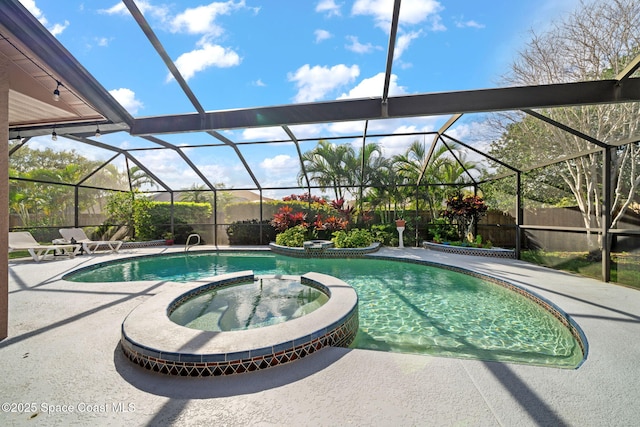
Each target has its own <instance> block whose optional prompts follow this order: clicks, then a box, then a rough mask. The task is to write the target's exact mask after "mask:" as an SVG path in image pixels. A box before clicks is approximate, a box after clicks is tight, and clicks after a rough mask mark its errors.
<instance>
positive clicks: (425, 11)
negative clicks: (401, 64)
mask: <svg viewBox="0 0 640 427" xmlns="http://www.w3.org/2000/svg"><path fill="white" fill-rule="evenodd" d="M443 9H444V8H443V7H442V5H441V4H440V3H439V2H437V1H435V0H404V1H403V2H402V5H401V6H400V24H401V25H416V24H421V23H423V22H425V21H427V20H429V19H431V20H439V16H438V15H437V13H438V12H440V11H441V10H443ZM392 12H393V0H356V2H355V3H354V4H353V8H352V9H351V13H353V14H354V15H370V16H372V17H373V19H374V21H375V22H376V26H378V27H380V28H382V29H383V30H384V31H389V26H390V25H391V14H392Z"/></svg>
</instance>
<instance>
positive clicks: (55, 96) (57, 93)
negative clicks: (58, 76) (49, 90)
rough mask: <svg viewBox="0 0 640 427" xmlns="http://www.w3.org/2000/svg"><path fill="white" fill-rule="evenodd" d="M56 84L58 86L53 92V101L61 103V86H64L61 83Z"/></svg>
mask: <svg viewBox="0 0 640 427" xmlns="http://www.w3.org/2000/svg"><path fill="white" fill-rule="evenodd" d="M56 83H57V84H58V85H57V86H56V88H55V89H54V90H53V100H54V101H60V86H62V83H60V82H59V81H57V80H56Z"/></svg>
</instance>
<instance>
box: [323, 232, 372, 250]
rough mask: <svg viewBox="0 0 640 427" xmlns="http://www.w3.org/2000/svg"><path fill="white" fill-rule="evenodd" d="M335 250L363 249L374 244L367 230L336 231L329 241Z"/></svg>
mask: <svg viewBox="0 0 640 427" xmlns="http://www.w3.org/2000/svg"><path fill="white" fill-rule="evenodd" d="M331 241H332V242H333V244H334V246H335V247H336V248H365V247H367V246H371V245H372V244H373V242H374V239H373V235H372V234H371V232H370V231H369V230H363V229H359V228H354V229H353V230H351V231H344V230H340V231H336V232H335V233H333V239H331Z"/></svg>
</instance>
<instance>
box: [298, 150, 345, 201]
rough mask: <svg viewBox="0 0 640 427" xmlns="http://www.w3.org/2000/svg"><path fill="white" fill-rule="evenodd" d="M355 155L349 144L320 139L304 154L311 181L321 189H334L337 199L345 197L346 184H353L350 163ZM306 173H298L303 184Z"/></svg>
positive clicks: (305, 165) (299, 180)
mask: <svg viewBox="0 0 640 427" xmlns="http://www.w3.org/2000/svg"><path fill="white" fill-rule="evenodd" d="M354 157H355V154H354V152H353V148H351V147H350V146H348V145H335V144H331V143H330V142H329V141H326V140H320V141H318V145H317V146H316V148H314V149H313V150H311V151H307V152H306V153H304V154H303V155H302V162H303V164H304V167H305V170H306V171H307V175H308V176H309V181H310V182H315V183H317V184H318V186H319V187H320V189H321V190H323V191H324V190H326V189H327V188H331V189H333V192H334V195H335V200H339V199H342V198H343V197H344V188H345V186H347V185H349V184H351V182H350V178H351V177H350V171H349V169H348V167H349V163H353V161H352V158H354ZM303 179H304V174H303V172H302V171H300V172H299V173H298V184H299V185H302V181H303Z"/></svg>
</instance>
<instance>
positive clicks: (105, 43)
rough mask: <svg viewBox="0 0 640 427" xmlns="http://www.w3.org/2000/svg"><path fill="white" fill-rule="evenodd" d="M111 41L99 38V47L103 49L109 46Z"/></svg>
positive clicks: (97, 40)
mask: <svg viewBox="0 0 640 427" xmlns="http://www.w3.org/2000/svg"><path fill="white" fill-rule="evenodd" d="M109 41H110V39H108V38H107V37H99V38H97V39H96V42H97V43H98V46H102V47H106V46H109Z"/></svg>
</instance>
